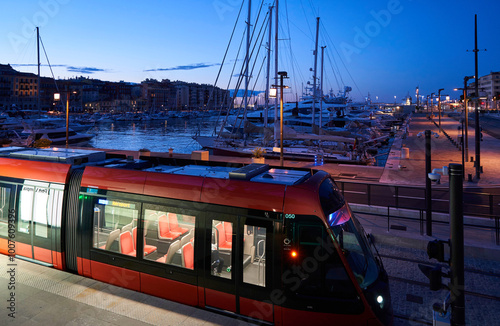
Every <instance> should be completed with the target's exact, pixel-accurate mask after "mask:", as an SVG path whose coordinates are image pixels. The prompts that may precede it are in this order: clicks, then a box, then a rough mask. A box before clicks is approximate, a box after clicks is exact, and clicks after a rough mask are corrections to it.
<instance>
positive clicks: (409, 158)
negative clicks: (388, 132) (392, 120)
mask: <svg viewBox="0 0 500 326" xmlns="http://www.w3.org/2000/svg"><path fill="white" fill-rule="evenodd" d="M460 126H461V123H460V122H459V120H457V119H455V118H454V117H449V116H448V115H443V116H442V117H441V130H440V128H439V119H438V118H437V117H434V118H433V119H429V118H427V117H426V116H422V115H420V116H414V117H412V118H411V119H410V121H409V123H408V125H407V129H406V132H405V130H401V131H400V132H399V133H398V134H397V135H396V139H395V140H394V143H393V145H392V148H391V152H390V154H389V157H388V160H387V163H386V166H385V168H384V172H383V174H382V176H381V177H380V180H379V181H380V182H381V183H392V184H400V185H403V184H411V185H425V177H426V174H425V136H424V132H425V130H430V131H431V132H432V136H431V161H432V164H431V166H432V169H441V168H442V167H443V166H448V165H449V164H450V163H458V164H462V152H461V146H460V139H459V137H460V136H461V134H462V131H461V130H460V129H459V127H460ZM468 131H469V132H468V145H469V146H468V147H469V148H468V155H467V156H468V160H467V159H465V160H464V161H465V162H464V167H465V182H464V187H483V186H493V185H499V186H500V164H499V159H500V140H499V139H496V138H494V137H491V136H489V135H488V134H486V133H483V135H482V141H481V142H480V157H481V166H482V167H483V173H481V174H480V179H479V180H478V179H477V178H476V177H475V175H476V172H475V167H474V162H472V161H471V160H470V158H471V157H474V156H475V136H474V129H473V128H471V126H470V125H469V130H468ZM446 135H448V136H449V138H448V137H446ZM455 143H456V144H457V145H458V147H457V146H456V145H455ZM405 152H406V154H407V155H404V154H405ZM469 174H471V175H472V181H469V178H468V175H469ZM448 181H449V180H448V177H447V176H442V177H441V181H440V182H441V186H447V185H448Z"/></svg>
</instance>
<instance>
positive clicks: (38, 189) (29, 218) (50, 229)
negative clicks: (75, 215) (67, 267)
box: [16, 180, 64, 264]
mask: <svg viewBox="0 0 500 326" xmlns="http://www.w3.org/2000/svg"><path fill="white" fill-rule="evenodd" d="M19 187H20V191H19V201H18V214H17V230H16V231H17V232H16V240H18V241H19V242H22V244H18V245H17V248H16V254H18V255H21V256H24V257H27V258H31V259H34V260H37V261H41V262H44V263H47V264H52V263H53V262H52V251H53V250H55V249H56V248H55V243H54V241H55V233H56V232H59V230H60V227H61V215H62V205H63V190H64V186H63V185H60V184H53V183H52V184H51V183H47V182H39V181H28V180H27V181H25V182H24V184H23V185H20V186H19Z"/></svg>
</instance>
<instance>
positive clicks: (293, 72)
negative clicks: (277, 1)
mask: <svg viewBox="0 0 500 326" xmlns="http://www.w3.org/2000/svg"><path fill="white" fill-rule="evenodd" d="M285 13H286V25H287V29H288V39H289V42H288V48H289V49H288V50H289V54H290V65H291V68H292V74H293V75H295V76H297V73H296V69H295V65H294V56H293V52H292V33H291V32H290V16H289V14H288V1H285ZM297 80H298V79H297V78H294V79H293V85H294V88H295V90H297Z"/></svg>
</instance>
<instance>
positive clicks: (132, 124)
mask: <svg viewBox="0 0 500 326" xmlns="http://www.w3.org/2000/svg"><path fill="white" fill-rule="evenodd" d="M214 125H215V120H212V119H206V118H205V119H202V118H197V119H169V120H150V121H115V122H103V123H98V124H96V125H95V126H94V127H93V128H92V129H91V130H90V133H94V134H96V136H95V137H94V138H93V139H92V140H91V141H90V144H89V145H90V146H91V147H94V148H103V149H116V150H132V151H137V150H139V149H142V148H146V149H149V150H150V151H151V152H167V153H168V150H169V148H172V149H173V150H174V152H176V153H184V154H188V153H191V152H192V151H196V150H200V149H201V146H200V145H199V144H198V143H197V142H196V141H195V140H193V138H192V137H193V136H194V135H195V134H196V133H198V134H200V132H201V134H202V135H210V134H211V133H212V131H213V129H214Z"/></svg>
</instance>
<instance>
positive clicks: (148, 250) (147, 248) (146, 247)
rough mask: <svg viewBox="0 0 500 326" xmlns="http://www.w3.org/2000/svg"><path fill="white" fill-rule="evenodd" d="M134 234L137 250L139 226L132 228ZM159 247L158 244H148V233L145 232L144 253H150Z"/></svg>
mask: <svg viewBox="0 0 500 326" xmlns="http://www.w3.org/2000/svg"><path fill="white" fill-rule="evenodd" d="M132 235H133V238H134V248H135V250H137V227H135V228H133V229H132ZM156 249H158V248H157V247H156V246H152V245H148V244H146V235H145V234H144V255H149V254H151V253H153V252H155V251H156Z"/></svg>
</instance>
